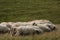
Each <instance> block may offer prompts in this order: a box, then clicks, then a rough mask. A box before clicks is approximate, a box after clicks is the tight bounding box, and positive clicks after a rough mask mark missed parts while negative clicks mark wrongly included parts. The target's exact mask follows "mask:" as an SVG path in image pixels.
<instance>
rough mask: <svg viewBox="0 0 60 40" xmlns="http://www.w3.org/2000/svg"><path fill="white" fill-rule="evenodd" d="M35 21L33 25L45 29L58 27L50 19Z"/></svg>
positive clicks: (50, 29)
mask: <svg viewBox="0 0 60 40" xmlns="http://www.w3.org/2000/svg"><path fill="white" fill-rule="evenodd" d="M33 22H34V24H33V25H35V26H40V28H42V29H43V30H45V31H52V30H54V29H55V28H56V27H55V25H54V24H53V23H52V22H50V21H49V20H35V21H33ZM46 29H47V30H46Z"/></svg>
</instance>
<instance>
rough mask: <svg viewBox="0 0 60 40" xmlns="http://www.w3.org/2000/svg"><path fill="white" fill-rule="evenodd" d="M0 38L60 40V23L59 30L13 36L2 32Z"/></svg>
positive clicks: (4, 39)
mask: <svg viewBox="0 0 60 40" xmlns="http://www.w3.org/2000/svg"><path fill="white" fill-rule="evenodd" d="M0 40H60V25H57V30H55V31H52V32H48V33H43V34H39V35H34V36H33V35H29V36H19V37H15V36H13V37H11V35H10V34H4V35H3V34H0Z"/></svg>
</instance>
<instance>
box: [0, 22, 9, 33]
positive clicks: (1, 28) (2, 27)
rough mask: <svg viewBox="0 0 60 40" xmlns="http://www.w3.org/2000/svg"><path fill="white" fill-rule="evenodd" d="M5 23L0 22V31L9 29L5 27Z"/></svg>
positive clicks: (4, 31) (5, 31) (3, 31)
mask: <svg viewBox="0 0 60 40" xmlns="http://www.w3.org/2000/svg"><path fill="white" fill-rule="evenodd" d="M6 24H7V23H6ZM6 24H5V22H3V23H1V24H0V33H7V32H9V31H10V29H9V28H8V27H6Z"/></svg>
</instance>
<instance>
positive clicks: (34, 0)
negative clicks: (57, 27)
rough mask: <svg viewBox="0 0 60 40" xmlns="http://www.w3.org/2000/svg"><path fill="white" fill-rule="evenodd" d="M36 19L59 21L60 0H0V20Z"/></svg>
mask: <svg viewBox="0 0 60 40" xmlns="http://www.w3.org/2000/svg"><path fill="white" fill-rule="evenodd" d="M36 19H48V20H50V21H52V22H53V23H57V24H58V23H60V0H0V22H3V21H31V20H36Z"/></svg>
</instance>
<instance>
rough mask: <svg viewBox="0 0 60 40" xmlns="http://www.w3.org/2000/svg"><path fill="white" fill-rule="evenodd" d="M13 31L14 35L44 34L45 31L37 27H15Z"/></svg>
mask: <svg viewBox="0 0 60 40" xmlns="http://www.w3.org/2000/svg"><path fill="white" fill-rule="evenodd" d="M12 29H13V30H12V31H11V34H12V35H29V34H35V33H36V34H39V33H43V30H42V29H40V28H39V27H36V26H19V27H13V28H12Z"/></svg>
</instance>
